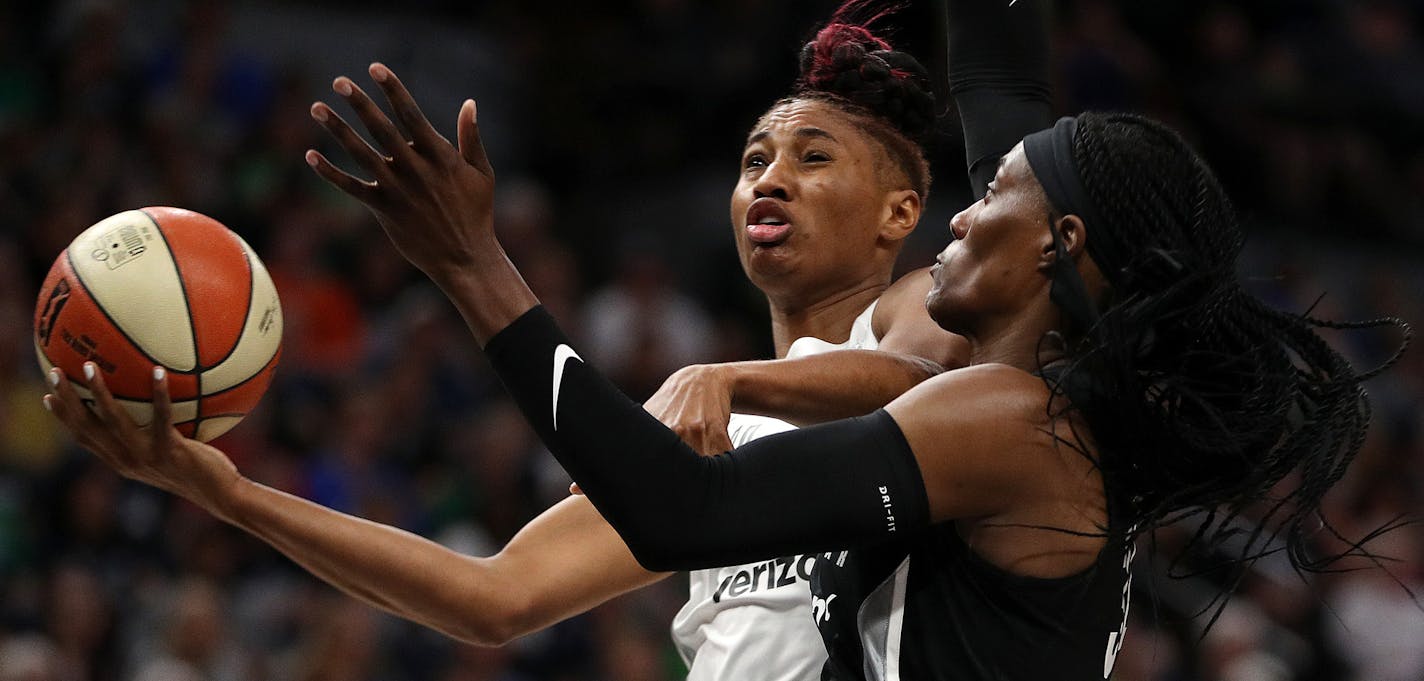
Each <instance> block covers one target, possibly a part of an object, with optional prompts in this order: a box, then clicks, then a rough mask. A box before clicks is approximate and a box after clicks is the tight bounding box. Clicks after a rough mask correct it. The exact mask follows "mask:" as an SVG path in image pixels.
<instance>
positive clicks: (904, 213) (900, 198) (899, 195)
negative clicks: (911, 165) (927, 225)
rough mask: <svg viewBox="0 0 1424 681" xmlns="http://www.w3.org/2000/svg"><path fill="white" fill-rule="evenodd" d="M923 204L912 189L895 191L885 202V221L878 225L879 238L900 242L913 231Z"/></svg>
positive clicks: (917, 193)
mask: <svg viewBox="0 0 1424 681" xmlns="http://www.w3.org/2000/svg"><path fill="white" fill-rule="evenodd" d="M923 209H924V204H923V202H922V201H921V200H920V193H919V192H917V191H915V190H913V189H897V190H895V191H892V192H890V193H889V194H888V195H887V196H886V200H885V221H884V222H882V223H881V225H880V238H882V239H885V240H887V241H900V240H903V239H904V238H905V237H907V236H910V233H911V232H914V231H915V225H917V224H919V222H920V211H921V210H923Z"/></svg>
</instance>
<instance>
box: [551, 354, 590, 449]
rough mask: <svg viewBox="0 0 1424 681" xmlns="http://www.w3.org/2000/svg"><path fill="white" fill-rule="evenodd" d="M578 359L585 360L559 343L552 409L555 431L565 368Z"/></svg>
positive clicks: (556, 355) (557, 428) (555, 365)
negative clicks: (572, 360)
mask: <svg viewBox="0 0 1424 681" xmlns="http://www.w3.org/2000/svg"><path fill="white" fill-rule="evenodd" d="M571 359H576V360H578V361H580V362H582V361H583V358H582V357H579V355H578V353H577V352H574V349H573V348H571V347H569V346H567V345H565V344H563V343H559V347H557V348H554V404H553V407H552V409H551V411H552V412H553V414H554V431H555V432H557V431H558V430H559V386H560V385H561V384H563V382H564V368H565V367H567V366H568V364H569V360H571Z"/></svg>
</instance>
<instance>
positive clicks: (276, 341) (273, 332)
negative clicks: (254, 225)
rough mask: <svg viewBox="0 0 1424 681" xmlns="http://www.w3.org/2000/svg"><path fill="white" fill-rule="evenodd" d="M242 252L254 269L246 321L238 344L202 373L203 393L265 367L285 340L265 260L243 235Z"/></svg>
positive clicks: (208, 392) (225, 388) (213, 391)
mask: <svg viewBox="0 0 1424 681" xmlns="http://www.w3.org/2000/svg"><path fill="white" fill-rule="evenodd" d="M238 241H241V242H242V251H243V254H244V255H246V256H247V264H248V265H249V266H250V267H251V269H252V302H251V303H250V304H248V306H247V321H246V323H245V324H244V325H243V327H242V335H241V336H240V337H239V338H238V341H237V347H235V348H233V351H232V354H231V355H229V356H228V357H227V358H226V359H224V360H223V361H222V362H220V363H219V364H218V365H217V366H215V367H213V368H211V369H208V370H207V371H204V372H203V375H202V386H203V394H204V395H211V394H213V393H218V392H222V391H224V390H227V389H228V388H231V387H233V386H235V385H237V384H239V383H242V382H243V381H246V380H247V379H249V378H251V377H252V376H253V375H254V374H256V373H257V372H259V371H261V370H262V367H265V366H267V363H268V362H270V361H271V360H272V356H273V355H275V354H277V346H278V345H280V344H281V342H282V305H281V303H280V302H278V300H277V287H276V286H274V285H273V284H272V276H271V275H270V274H268V273H267V268H266V267H264V266H263V265H262V261H261V260H258V259H257V258H254V257H252V247H251V246H248V245H247V242H246V241H243V240H242V238H241V237H238Z"/></svg>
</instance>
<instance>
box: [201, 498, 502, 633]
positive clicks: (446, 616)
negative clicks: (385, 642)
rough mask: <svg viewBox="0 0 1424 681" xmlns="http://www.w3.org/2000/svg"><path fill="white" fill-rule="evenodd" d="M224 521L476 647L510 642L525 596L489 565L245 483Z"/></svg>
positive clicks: (356, 593)
mask: <svg viewBox="0 0 1424 681" xmlns="http://www.w3.org/2000/svg"><path fill="white" fill-rule="evenodd" d="M223 516H224V517H225V519H226V520H228V522H231V523H233V524H234V525H237V526H238V527H240V528H242V529H243V530H246V531H247V532H249V533H251V534H253V535H254V536H256V537H258V538H260V539H262V540H263V541H265V542H267V543H268V544H270V545H271V546H272V547H273V548H275V549H277V550H278V551H280V552H282V553H283V554H284V555H286V556H287V557H288V558H291V559H292V560H293V561H295V562H296V563H298V564H299V565H301V566H302V567H304V568H306V569H307V570H308V571H310V572H311V573H312V574H313V575H315V576H317V577H319V578H321V579H322V580H324V581H326V582H327V583H329V584H331V585H332V586H334V587H336V588H337V589H340V590H341V591H343V592H345V593H347V594H349V595H351V596H353V597H355V598H358V599H360V600H362V601H364V602H366V603H368V604H370V605H372V606H375V607H378V608H381V609H382V610H385V611H387V612H390V613H392V614H394V615H397V616H400V617H404V618H406V619H409V620H412V621H414V622H417V623H419V624H423V625H425V626H428V627H430V628H432V629H435V630H437V631H440V632H442V633H444V634H446V635H448V636H451V637H453V638H456V639H459V640H462V641H467V642H471V643H479V644H485V645H494V644H499V643H502V642H504V641H505V640H508V638H509V637H510V634H509V632H508V629H509V627H510V626H511V624H510V623H511V622H512V621H515V620H517V619H518V615H519V608H520V606H519V604H518V603H517V602H515V601H514V600H512V595H513V594H517V593H518V591H517V590H514V589H511V588H508V585H503V584H502V582H501V581H500V576H499V575H498V574H496V573H495V571H493V570H490V569H488V567H487V566H486V561H485V560H483V559H479V558H472V557H469V556H464V555H461V554H458V553H456V552H454V551H451V550H449V549H447V548H445V547H443V546H441V545H439V544H436V543H435V542H432V541H430V540H428V539H424V538H422V537H419V536H417V535H415V534H412V533H409V532H405V531H403V530H400V529H397V528H394V527H390V526H386V525H381V524H378V523H374V522H371V521H368V520H364V519H361V518H357V517H354V516H349V515H345V514H342V513H338V512H336V511H333V510H331V509H328V508H325V507H323V506H320V505H318V504H314V503H312V502H310V501H307V500H305V499H301V498H299V497H295V496H292V495H290V494H287V493H285V492H281V491H279V490H275V489H272V488H270V487H266V486H264V485H260V484H258V483H254V482H251V481H246V480H244V481H242V482H241V483H239V484H238V485H237V486H236V487H235V488H234V490H233V494H232V497H231V499H230V500H229V502H228V503H227V504H226V505H225V508H224V513H223Z"/></svg>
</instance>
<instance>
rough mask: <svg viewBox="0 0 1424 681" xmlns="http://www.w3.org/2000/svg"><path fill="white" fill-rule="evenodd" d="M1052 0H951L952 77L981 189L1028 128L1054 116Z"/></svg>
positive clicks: (975, 182)
mask: <svg viewBox="0 0 1424 681" xmlns="http://www.w3.org/2000/svg"><path fill="white" fill-rule="evenodd" d="M1050 9H1051V8H1050V5H1049V0H1022V1H1020V2H1016V3H1004V2H985V1H984V0H950V1H949V25H948V27H947V31H948V42H949V65H950V66H949V85H950V92H951V93H953V95H954V103H955V107H956V108H957V109H958V110H959V117H960V122H961V124H962V125H963V127H964V148H965V157H966V158H965V160H966V162H967V164H968V169H969V176H970V183H971V185H972V189H973V191H974V196H975V197H981V196H983V195H984V191H985V187H986V186H987V185H988V183H989V182H990V181H991V180H992V179H993V177H994V166H995V164H996V163H997V162H998V159H999V157H1000V156H1003V155H1004V154H1006V153H1008V151H1009V149H1011V148H1012V147H1013V146H1014V145H1015V144H1017V143H1018V142H1019V140H1021V139H1023V137H1024V135H1027V134H1029V133H1031V132H1036V131H1038V130H1042V129H1043V128H1046V127H1048V125H1049V124H1051V123H1052V122H1053V108H1052V92H1051V89H1050V87H1049V77H1048V56H1049V55H1048V18H1049V10H1050Z"/></svg>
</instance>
